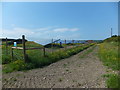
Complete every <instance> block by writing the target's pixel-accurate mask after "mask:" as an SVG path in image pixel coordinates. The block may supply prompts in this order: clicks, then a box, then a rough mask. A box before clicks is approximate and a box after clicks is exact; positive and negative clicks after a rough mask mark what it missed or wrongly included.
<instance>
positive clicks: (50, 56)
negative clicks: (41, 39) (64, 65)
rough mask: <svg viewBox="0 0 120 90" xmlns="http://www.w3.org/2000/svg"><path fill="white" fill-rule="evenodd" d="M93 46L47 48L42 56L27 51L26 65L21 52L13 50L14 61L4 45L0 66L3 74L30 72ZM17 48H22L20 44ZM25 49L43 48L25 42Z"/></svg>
mask: <svg viewBox="0 0 120 90" xmlns="http://www.w3.org/2000/svg"><path fill="white" fill-rule="evenodd" d="M92 45H93V44H87V45H78V44H77V45H76V46H74V45H73V46H69V45H63V46H66V48H54V47H53V48H47V49H46V52H45V55H46V56H43V50H27V51H26V53H27V56H28V58H27V63H26V62H24V60H23V51H22V50H17V49H15V50H14V52H13V53H14V59H12V57H11V47H12V45H11V46H9V47H7V51H6V47H5V43H4V45H3V46H2V51H3V52H2V64H3V72H4V73H8V72H13V71H21V70H30V69H33V68H39V67H43V66H46V65H49V64H51V63H53V62H56V61H58V60H60V59H64V58H67V57H70V56H72V55H74V54H77V53H78V52H80V51H82V50H84V49H86V48H88V47H90V46H92ZM18 46H19V47H20V46H22V44H18ZM26 47H43V46H42V45H40V44H37V43H35V42H26Z"/></svg>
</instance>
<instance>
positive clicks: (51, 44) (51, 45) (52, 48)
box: [51, 39, 53, 53]
mask: <svg viewBox="0 0 120 90" xmlns="http://www.w3.org/2000/svg"><path fill="white" fill-rule="evenodd" d="M51 49H52V53H53V39H52V43H51Z"/></svg>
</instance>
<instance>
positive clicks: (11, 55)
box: [11, 48, 14, 60]
mask: <svg viewBox="0 0 120 90" xmlns="http://www.w3.org/2000/svg"><path fill="white" fill-rule="evenodd" d="M11 56H12V60H13V59H14V58H13V48H12V49H11Z"/></svg>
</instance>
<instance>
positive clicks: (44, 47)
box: [43, 47, 45, 57]
mask: <svg viewBox="0 0 120 90" xmlns="http://www.w3.org/2000/svg"><path fill="white" fill-rule="evenodd" d="M43 56H44V57H45V47H43Z"/></svg>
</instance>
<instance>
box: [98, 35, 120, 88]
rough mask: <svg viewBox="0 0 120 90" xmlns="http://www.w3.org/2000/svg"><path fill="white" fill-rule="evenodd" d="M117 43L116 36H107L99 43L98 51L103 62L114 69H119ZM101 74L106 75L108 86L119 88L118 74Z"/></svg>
mask: <svg viewBox="0 0 120 90" xmlns="http://www.w3.org/2000/svg"><path fill="white" fill-rule="evenodd" d="M118 43H119V42H118V37H117V36H113V37H111V38H107V39H105V40H104V42H103V43H101V44H100V47H99V52H98V56H99V57H100V59H101V61H102V62H103V64H104V65H105V66H107V67H108V68H110V69H112V70H115V71H118V70H120V53H119V50H118V46H119V44H118ZM103 76H104V77H107V80H106V84H107V87H108V88H120V85H119V84H120V75H117V74H106V75H103Z"/></svg>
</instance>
